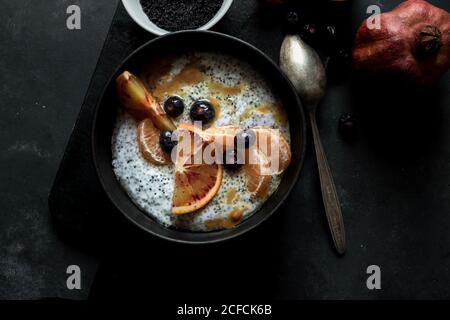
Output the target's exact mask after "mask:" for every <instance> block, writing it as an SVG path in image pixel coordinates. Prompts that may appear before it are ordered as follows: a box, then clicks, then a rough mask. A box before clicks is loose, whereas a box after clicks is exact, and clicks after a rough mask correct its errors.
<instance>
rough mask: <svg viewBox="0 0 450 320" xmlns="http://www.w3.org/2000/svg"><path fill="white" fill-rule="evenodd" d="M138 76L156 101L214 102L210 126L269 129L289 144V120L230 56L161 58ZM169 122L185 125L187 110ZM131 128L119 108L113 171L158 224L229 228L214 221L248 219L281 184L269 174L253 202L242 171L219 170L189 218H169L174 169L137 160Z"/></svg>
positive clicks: (198, 228) (131, 122)
mask: <svg viewBox="0 0 450 320" xmlns="http://www.w3.org/2000/svg"><path fill="white" fill-rule="evenodd" d="M183 74H187V75H189V76H188V77H183ZM140 78H141V80H142V81H143V82H144V83H146V85H147V87H148V89H149V91H150V92H151V93H152V95H153V96H154V97H155V98H156V99H157V100H158V102H159V103H163V102H164V101H165V100H166V99H167V98H168V97H170V96H179V97H182V98H183V100H184V101H185V103H186V105H191V104H192V103H193V102H194V101H195V100H197V99H200V98H207V99H209V100H215V101H216V103H217V105H218V106H219V105H220V108H218V112H217V117H216V119H215V120H214V122H213V123H212V124H211V126H212V127H221V126H228V125H232V126H237V127H239V128H241V129H248V128H254V127H257V126H265V127H271V128H275V129H279V130H280V131H281V133H282V134H283V135H284V136H285V137H286V140H287V141H288V142H289V141H290V135H289V122H288V120H287V117H286V115H285V113H284V109H283V107H282V105H281V104H280V102H279V100H278V99H277V97H276V96H275V95H274V93H273V91H272V90H271V88H270V86H269V85H268V84H267V83H266V81H265V80H264V79H263V78H262V77H261V76H260V75H259V74H258V73H257V72H256V71H255V70H254V69H253V68H252V67H251V66H250V65H248V64H246V63H244V62H242V61H240V60H237V59H235V58H233V57H230V56H227V55H223V54H218V53H209V52H200V53H195V54H185V55H182V56H179V57H176V58H166V59H161V60H160V61H155V63H152V64H151V65H150V66H148V68H146V69H145V70H143V72H142V74H141V75H140ZM186 109H188V108H186ZM173 120H174V122H175V124H176V125H178V124H179V123H182V122H190V118H189V110H184V112H183V114H181V115H180V116H179V117H178V118H175V119H173ZM137 125H138V123H137V122H136V121H135V120H134V119H133V118H132V117H131V116H130V115H128V114H127V113H126V112H125V111H123V110H122V108H119V111H118V114H117V118H116V123H115V128H114V131H113V135H112V142H111V146H112V159H113V160H112V166H113V170H114V173H115V175H116V177H117V179H118V181H119V182H120V184H121V185H122V187H123V188H124V189H125V190H126V192H127V193H128V195H129V196H130V198H131V199H132V201H133V202H134V203H135V204H136V205H137V206H138V207H139V208H140V209H141V210H143V211H144V212H146V213H147V214H148V215H149V216H150V217H152V218H154V219H155V220H157V221H158V222H160V223H161V224H163V225H164V226H168V227H174V228H179V229H187V230H191V231H211V230H217V229H224V228H229V227H232V226H230V225H227V224H224V223H220V222H221V221H222V222H223V221H226V218H227V217H228V216H229V215H230V212H233V210H236V209H238V210H240V211H241V212H242V215H243V218H242V221H243V220H245V219H246V218H248V217H250V216H251V215H252V214H253V213H255V212H256V211H257V210H258V209H259V208H260V207H261V205H262V204H263V203H264V202H265V201H266V200H267V198H268V197H269V196H270V195H271V194H272V193H273V192H274V191H275V190H276V189H277V187H278V186H279V184H280V182H281V178H282V176H281V175H274V176H273V177H272V180H271V182H270V186H269V188H268V191H267V194H266V195H265V196H264V198H255V197H254V196H253V195H252V194H251V193H250V192H248V190H247V187H246V176H245V173H244V172H243V170H240V171H237V172H233V171H227V170H224V173H223V179H222V184H221V186H220V189H219V191H218V192H217V194H216V195H215V197H214V198H213V199H212V200H211V201H210V202H209V203H208V204H207V205H206V206H204V207H203V208H201V209H199V210H197V211H195V212H193V213H190V214H185V215H173V214H172V213H171V201H172V194H173V190H174V180H175V179H174V165H173V164H171V165H167V166H157V165H154V164H151V163H149V162H148V161H146V160H145V159H144V158H143V156H142V154H141V152H140V151H139V146H138V139H137V130H136V128H137Z"/></svg>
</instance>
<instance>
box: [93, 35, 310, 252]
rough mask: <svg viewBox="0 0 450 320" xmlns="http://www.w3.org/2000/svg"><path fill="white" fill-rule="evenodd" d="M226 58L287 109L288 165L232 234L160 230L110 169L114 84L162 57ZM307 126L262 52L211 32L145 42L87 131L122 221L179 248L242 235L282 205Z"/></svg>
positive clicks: (287, 87) (284, 80)
mask: <svg viewBox="0 0 450 320" xmlns="http://www.w3.org/2000/svg"><path fill="white" fill-rule="evenodd" d="M193 50H194V51H213V52H220V53H224V54H229V55H231V56H233V57H235V58H238V59H240V60H242V61H245V62H247V63H249V64H250V65H251V66H252V67H253V68H255V70H257V71H259V73H260V74H261V75H262V76H263V77H264V78H265V79H266V81H268V83H269V84H270V85H271V86H272V88H273V90H274V92H275V93H276V95H277V96H278V97H279V98H280V100H281V102H282V103H283V106H284V108H285V109H286V112H287V115H288V118H289V120H290V121H289V123H290V133H291V148H292V160H291V164H290V166H289V168H288V169H287V170H286V172H285V173H284V176H283V179H282V181H281V183H280V185H279V187H278V189H277V190H276V191H275V192H274V194H273V195H272V196H271V197H270V198H269V199H268V200H267V201H266V202H265V203H264V204H263V206H262V207H261V208H260V209H259V210H258V212H256V213H255V214H254V215H252V216H251V217H250V218H248V219H246V220H245V221H243V222H242V223H241V224H239V225H238V226H236V227H235V228H233V229H228V230H221V231H211V232H190V231H185V230H178V229H172V228H167V227H164V226H163V225H161V224H159V223H158V222H157V221H155V220H153V219H152V218H151V217H149V216H148V215H147V214H146V213H145V212H143V211H142V210H140V209H139V208H138V207H137V206H136V205H135V204H134V203H133V202H132V200H131V199H130V198H129V196H128V195H127V193H126V192H125V190H124V189H123V188H122V187H121V185H120V184H119V182H118V181H117V179H116V177H115V175H114V172H113V169H112V165H111V157H112V154H111V135H112V130H113V124H114V120H115V116H116V112H117V109H116V108H117V106H118V101H117V93H116V85H115V79H116V77H117V76H118V75H119V74H120V73H121V72H123V71H124V70H125V69H127V70H130V71H131V72H133V70H137V68H139V66H140V65H142V64H143V63H144V62H147V63H148V62H150V61H151V60H152V59H156V58H157V57H161V56H164V55H173V54H174V53H175V54H177V53H183V52H188V51H193ZM305 138H306V124H305V116H304V113H303V109H302V107H301V104H300V101H299V98H298V96H297V94H296V93H295V89H294V88H293V86H292V85H291V83H290V82H289V80H288V79H287V78H286V77H285V76H284V74H283V73H282V71H281V70H280V69H279V68H278V66H277V65H276V64H275V63H273V62H272V60H270V59H269V58H268V57H267V56H266V55H265V54H264V53H262V52H261V51H260V50H258V49H256V48H255V47H253V46H251V45H249V44H248V43H246V42H243V41H241V40H239V39H236V38H233V37H230V36H227V35H224V34H220V33H215V32H210V31H181V32H176V33H171V34H168V35H166V36H163V37H160V38H156V39H155V40H152V41H149V42H147V43H146V44H144V45H143V46H141V47H140V48H138V49H137V50H136V51H134V52H133V53H132V54H131V55H130V56H128V57H127V58H126V59H125V60H124V61H123V63H122V64H121V66H120V67H119V68H118V69H117V71H116V72H115V74H114V75H113V76H112V77H111V79H110V80H109V82H108V84H107V85H106V88H105V89H104V91H103V93H102V97H101V99H100V101H99V103H98V105H97V109H96V111H95V116H94V120H93V127H92V154H93V161H94V165H95V168H96V170H97V174H98V177H99V180H100V183H101V184H102V186H103V189H104V190H105V192H106V194H107V195H108V197H109V199H110V200H111V201H112V203H113V204H114V205H115V206H116V207H117V209H119V211H120V212H122V214H123V215H125V217H127V218H128V219H129V220H131V221H132V222H133V223H134V224H136V225H137V226H139V227H140V228H142V229H144V230H145V231H147V232H149V233H151V234H154V235H156V236H159V237H161V238H164V239H167V240H172V241H176V242H182V243H212V242H218V241H222V240H226V239H230V238H233V237H236V236H238V235H241V234H243V233H245V232H247V231H249V230H251V229H253V228H254V227H256V226H257V225H259V224H260V223H261V222H263V221H264V220H266V219H267V218H269V217H270V216H271V215H272V214H273V213H274V212H275V211H276V210H277V209H278V208H279V207H280V205H281V204H282V203H283V202H284V201H285V200H286V197H287V196H288V194H289V192H290V191H291V190H292V188H293V187H294V185H295V183H296V181H297V179H298V176H299V173H300V170H301V168H302V165H303V158H304V154H305V150H306V146H305V142H306V139H305Z"/></svg>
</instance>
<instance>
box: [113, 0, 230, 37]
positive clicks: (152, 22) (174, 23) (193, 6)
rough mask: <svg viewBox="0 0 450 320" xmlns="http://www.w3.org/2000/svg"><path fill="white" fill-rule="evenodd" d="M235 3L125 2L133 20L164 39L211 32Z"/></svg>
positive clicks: (225, 0) (198, 0) (209, 0)
mask: <svg viewBox="0 0 450 320" xmlns="http://www.w3.org/2000/svg"><path fill="white" fill-rule="evenodd" d="M232 3H233V0H122V4H123V6H124V7H125V9H126V10H127V12H128V14H129V15H130V17H131V18H132V19H133V20H134V21H135V22H136V23H137V24H138V25H140V26H141V27H142V28H144V29H145V30H147V31H149V32H151V33H153V34H155V35H158V36H161V35H163V34H166V33H170V32H174V31H180V30H208V29H210V28H212V27H213V26H214V25H215V24H216V23H217V22H219V21H220V19H222V17H223V16H224V15H225V14H226V13H227V11H228V9H230V6H231V4H232Z"/></svg>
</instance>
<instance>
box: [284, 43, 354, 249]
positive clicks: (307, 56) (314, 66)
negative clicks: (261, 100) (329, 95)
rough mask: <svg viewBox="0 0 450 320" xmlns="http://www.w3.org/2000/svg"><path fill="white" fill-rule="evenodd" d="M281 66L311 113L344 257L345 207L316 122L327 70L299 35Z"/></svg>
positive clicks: (330, 216) (329, 210)
mask: <svg viewBox="0 0 450 320" xmlns="http://www.w3.org/2000/svg"><path fill="white" fill-rule="evenodd" d="M280 67H281V69H282V70H283V71H284V73H285V74H286V75H287V77H288V78H289V79H290V80H291V82H292V84H293V85H294V87H295V88H296V90H297V92H298V94H299V96H300V98H301V99H302V102H303V105H304V106H305V108H306V109H307V111H308V113H309V118H310V121H311V128H312V132H313V138H314V147H315V150H316V158H317V164H318V167H319V177H320V186H321V189H322V198H323V203H324V206H325V212H326V214H327V220H328V225H329V227H330V230H331V236H332V237H333V241H334V245H335V247H336V250H337V252H338V253H339V254H344V252H345V247H346V244H345V229H344V222H343V219H342V213H341V205H340V203H339V199H338V196H337V193H336V187H335V185H334V181H333V176H332V175H331V170H330V167H329V165H328V161H327V157H326V155H325V152H324V150H323V147H322V142H321V141H320V135H319V130H318V128H317V122H316V109H317V106H318V104H319V102H320V100H321V99H322V97H323V96H324V94H325V88H326V83H327V77H326V73H325V67H324V65H323V63H322V61H321V60H320V57H319V55H318V54H317V52H316V51H315V50H314V49H313V48H311V47H310V46H309V45H307V44H306V43H305V42H303V41H302V39H301V38H300V37H299V36H297V35H287V36H286V37H285V38H284V41H283V44H282V45H281V52H280Z"/></svg>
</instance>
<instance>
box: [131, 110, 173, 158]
mask: <svg viewBox="0 0 450 320" xmlns="http://www.w3.org/2000/svg"><path fill="white" fill-rule="evenodd" d="M159 134H160V131H159V130H158V129H157V128H156V127H155V126H154V125H153V122H152V120H151V119H149V118H147V119H145V120H142V121H141V122H140V123H139V125H138V129H137V135H138V143H139V150H140V151H141V154H142V156H143V157H144V158H145V160H147V161H149V162H151V163H153V164H156V165H165V164H168V163H170V155H169V154H167V153H165V152H164V151H163V150H162V149H161V146H160V144H159Z"/></svg>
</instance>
